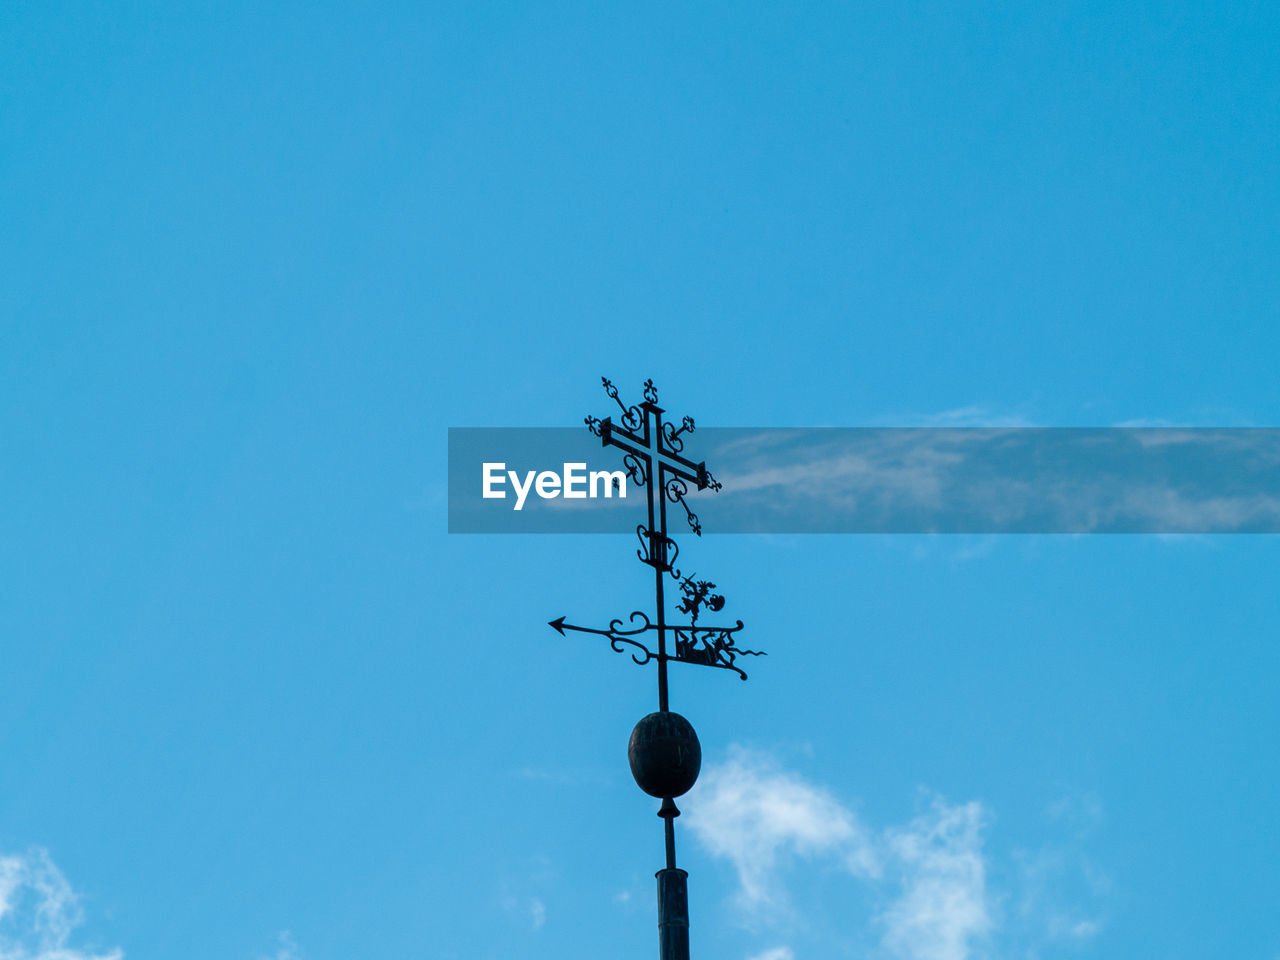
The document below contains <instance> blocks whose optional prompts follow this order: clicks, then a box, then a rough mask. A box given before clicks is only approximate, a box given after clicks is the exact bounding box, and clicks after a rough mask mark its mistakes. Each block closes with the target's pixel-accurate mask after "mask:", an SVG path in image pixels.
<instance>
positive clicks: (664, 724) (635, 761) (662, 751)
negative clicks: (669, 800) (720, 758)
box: [627, 710, 702, 798]
mask: <svg viewBox="0 0 1280 960" xmlns="http://www.w3.org/2000/svg"><path fill="white" fill-rule="evenodd" d="M627 760H628V761H629V762H630V763H631V775H632V776H633V777H635V778H636V784H637V785H638V786H639V787H640V789H641V790H643V791H644V792H645V793H647V794H649V796H651V797H659V798H664V797H678V796H681V795H682V794H685V793H688V792H689V788H690V787H692V786H693V784H694V782H695V781H696V780H697V779H698V771H699V770H701V769H702V745H701V744H700V743H698V735H697V734H696V733H694V732H693V724H691V723H690V722H689V721H688V720H686V719H685V718H684V717H682V716H680V714H678V713H672V712H671V711H669V710H667V711H662V712H659V713H651V714H649V715H648V716H647V717H645V718H644V719H643V720H641V721H640V722H639V723H637V724H636V725H635V729H633V730H632V731H631V740H630V742H629V743H628V744H627Z"/></svg>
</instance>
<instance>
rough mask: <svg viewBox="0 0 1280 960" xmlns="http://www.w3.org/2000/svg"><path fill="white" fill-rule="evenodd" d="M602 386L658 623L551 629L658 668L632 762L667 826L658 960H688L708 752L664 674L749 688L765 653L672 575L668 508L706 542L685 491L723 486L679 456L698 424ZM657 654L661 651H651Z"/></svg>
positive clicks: (704, 591) (557, 623)
mask: <svg viewBox="0 0 1280 960" xmlns="http://www.w3.org/2000/svg"><path fill="white" fill-rule="evenodd" d="M603 383H604V391H605V393H607V394H608V395H609V397H610V398H611V399H612V400H613V401H614V402H615V403H616V404H617V405H618V408H619V410H620V411H621V415H620V416H619V417H618V421H617V422H616V423H615V422H614V421H613V419H612V417H605V418H604V419H603V420H601V419H600V418H598V417H587V418H586V424H587V429H589V430H590V431H591V432H592V433H593V434H595V435H596V436H597V437H599V438H600V441H601V444H602V445H603V446H606V447H609V446H612V447H618V448H619V449H621V450H623V451H625V455H624V456H623V458H622V462H623V465H624V466H625V467H626V468H627V475H628V476H629V477H630V478H631V480H632V482H633V483H634V484H636V486H640V487H644V488H645V489H646V491H647V492H648V507H649V516H648V523H647V524H639V525H637V526H636V535H637V536H638V537H639V539H640V549H638V550H637V551H636V555H637V556H638V557H639V558H640V561H641V562H642V563H645V564H647V565H648V566H650V567H653V575H654V581H653V582H654V593H655V603H654V617H653V619H652V620H651V619H650V618H649V616H648V615H647V614H646V613H644V612H643V611H641V610H633V611H632V612H631V614H630V615H629V616H628V618H627V619H626V620H625V621H624V620H623V619H621V618H619V619H616V620H611V621H610V622H609V626H608V628H607V629H599V628H596V627H579V626H576V625H574V624H571V623H565V622H564V617H557V618H556V619H555V620H552V621H550V625H551V626H552V627H554V628H555V629H556V630H557V631H558V632H559V633H560V635H561V636H564V633H565V631H566V630H573V631H576V632H578V633H593V634H598V635H599V636H602V637H606V638H608V640H609V645H610V646H611V647H612V648H613V649H614V650H615V651H617V652H618V653H623V652H628V653H630V654H631V659H632V660H634V661H635V662H636V663H638V664H646V663H648V662H649V661H651V660H656V661H657V662H658V711H657V712H656V713H651V714H649V715H648V716H647V717H645V718H644V719H642V720H641V721H640V722H639V723H637V724H636V726H635V729H633V730H632V731H631V739H630V742H629V743H628V744H627V759H628V761H629V762H630V765H631V773H632V775H633V776H634V777H635V779H636V783H637V784H638V785H639V787H640V789H641V790H643V791H644V792H645V793H647V794H649V795H650V796H652V797H657V798H659V799H661V800H662V806H661V809H659V811H658V816H660V817H661V818H662V820H663V830H664V833H665V839H666V852H667V866H666V868H665V869H663V870H659V871H658V873H657V878H658V941H659V957H660V958H661V960H688V958H689V896H688V887H687V883H686V880H687V877H688V874H687V873H686V872H685V871H683V870H681V869H679V868H677V867H676V841H675V826H674V823H673V821H674V819H675V818H676V817H678V816H679V815H680V811H679V810H678V809H677V808H676V804H675V798H676V797H679V796H682V795H683V794H685V793H687V792H688V791H689V789H690V788H691V787H692V786H693V784H694V782H695V781H696V780H697V779H698V771H699V770H700V769H701V767H702V747H701V745H700V744H699V743H698V736H697V734H696V733H694V730H693V725H692V724H690V723H689V721H688V720H686V719H685V718H684V717H682V716H680V714H678V713H673V712H671V711H670V710H669V709H668V705H667V664H668V663H670V662H672V661H675V662H677V663H692V664H696V665H698V666H703V667H719V668H720V669H723V670H732V671H733V672H734V673H736V674H738V676H739V677H741V678H742V679H743V680H745V679H747V674H746V673H745V671H743V669H742V668H741V667H739V666H738V665H737V663H736V661H737V659H738V658H739V657H760V656H764V653H763V652H761V651H757V650H743V649H740V648H739V647H738V646H737V645H736V639H737V633H738V631H740V630H741V629H742V621H741V620H738V621H737V622H736V623H734V625H733V626H712V625H709V624H707V623H705V622H704V623H701V624H700V623H699V622H698V617H699V615H700V614H701V613H702V612H703V611H704V610H705V611H707V612H709V613H718V612H720V610H722V609H723V608H724V603H725V599H724V596H723V595H721V594H719V593H715V592H714V591H715V589H716V585H715V584H714V583H712V582H710V581H708V580H697V579H694V578H695V576H696V575H695V574H690V575H689V576H682V575H681V572H680V570H679V569H677V567H676V566H675V563H676V557H677V555H678V554H679V548H678V547H677V546H676V542H675V541H674V540H672V539H671V537H670V536H668V535H667V504H668V503H671V504H678V505H679V506H680V507H682V508H683V509H684V512H685V518H686V520H687V521H688V524H689V528H690V529H691V530H692V531H693V533H694V535H695V536H702V524H701V523H700V522H699V520H698V515H697V514H696V513H694V512H693V510H692V509H691V508H690V507H689V504H688V501H687V500H686V499H685V498H686V497H687V496H688V494H689V484H693V485H694V486H695V487H696V488H697V489H699V490H706V489H710V490H712V491H718V490H720V483H719V482H718V481H717V480H716V479H715V477H713V476H712V475H711V473H710V472H709V471H708V470H707V466H706V464H705V463H702V462H699V463H694V462H693V461H692V460H688V459H686V458H685V457H684V456H683V453H684V441H685V436H686V435H688V434H692V433H693V430H694V425H693V418H692V417H685V418H684V419H683V420H681V421H680V426H679V427H676V426H675V424H673V423H672V422H670V421H664V420H663V419H662V414H663V413H664V411H663V409H662V408H661V407H659V406H658V391H657V389H656V388H655V387H654V385H653V381H652V380H646V381H645V382H644V402H642V403H640V404H637V405H635V406H627V405H626V404H625V403H623V402H622V401H621V400H620V399H619V398H618V388H617V387H615V386H614V385H613V384H612V383H611V382H610V381H609V380H608V379H604V380H603ZM668 576H669V577H671V579H672V580H673V581H674V582H675V583H676V584H677V585H678V586H679V589H680V595H681V600H680V603H679V604H678V606H677V610H678V611H679V612H680V613H682V614H684V615H685V616H687V617H688V622H687V623H685V622H673V623H668V622H667V614H666V595H665V589H666V586H667V583H666V578H667V577H668ZM651 635H652V636H653V638H654V639H656V644H654V639H650V637H651ZM668 635H670V636H669V637H668ZM668 639H670V641H671V642H670V645H668ZM654 645H656V648H657V649H651V646H654Z"/></svg>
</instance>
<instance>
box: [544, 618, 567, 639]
mask: <svg viewBox="0 0 1280 960" xmlns="http://www.w3.org/2000/svg"><path fill="white" fill-rule="evenodd" d="M547 626H548V627H555V631H556V633H558V634H560V636H562V637H563V636H564V617H556V618H555V619H554V620H548V621H547Z"/></svg>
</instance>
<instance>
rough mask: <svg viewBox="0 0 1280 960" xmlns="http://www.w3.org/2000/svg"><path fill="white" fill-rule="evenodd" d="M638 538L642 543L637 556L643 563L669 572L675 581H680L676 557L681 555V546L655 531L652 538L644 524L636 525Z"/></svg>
mask: <svg viewBox="0 0 1280 960" xmlns="http://www.w3.org/2000/svg"><path fill="white" fill-rule="evenodd" d="M636 538H637V539H638V540H639V541H640V549H639V550H637V551H636V556H637V557H639V558H640V562H641V563H647V564H648V565H649V566H651V567H657V568H658V569H659V570H665V571H667V572H668V573H670V574H671V577H672V579H674V580H679V579H680V571H679V570H677V569H676V566H675V563H676V557H678V556H679V555H680V546H679V544H677V543H676V542H675V541H674V540H672V539H671V538H670V537H668V536H666V535H665V534H663V533H662V532H661V531H658V530H655V531H653V536H652V537H651V536H650V535H649V528H648V527H646V526H645V525H644V524H643V523H639V524H636Z"/></svg>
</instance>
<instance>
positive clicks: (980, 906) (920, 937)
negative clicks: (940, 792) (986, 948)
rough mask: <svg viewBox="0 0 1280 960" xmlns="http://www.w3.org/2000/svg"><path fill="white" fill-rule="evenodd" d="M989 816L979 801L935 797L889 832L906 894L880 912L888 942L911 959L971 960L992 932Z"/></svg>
mask: <svg viewBox="0 0 1280 960" xmlns="http://www.w3.org/2000/svg"><path fill="white" fill-rule="evenodd" d="M985 818H986V817H985V813H984V811H983V808H982V805H981V804H979V803H976V802H970V803H965V804H961V805H959V806H948V805H947V804H946V803H944V802H943V801H942V800H941V799H935V800H934V801H933V803H932V805H931V807H930V809H929V811H928V812H927V813H925V814H923V815H921V816H919V817H916V818H915V819H914V820H912V821H911V822H910V823H909V824H908V825H907V826H906V827H901V828H891V829H890V830H888V831H887V833H886V840H887V843H888V846H889V849H890V850H891V851H892V854H893V857H894V860H895V862H896V864H897V866H898V873H899V877H900V883H901V891H900V893H899V895H898V896H897V897H896V898H895V899H894V900H893V902H892V903H891V904H890V905H889V906H888V908H887V909H885V910H884V911H883V913H882V914H881V915H880V921H881V923H882V924H883V925H884V928H885V933H884V943H885V946H886V947H888V948H889V949H890V950H891V951H892V952H893V953H894V954H895V955H896V956H899V957H904V958H909V960H966V958H967V957H970V956H971V955H972V954H971V949H972V945H973V943H974V942H975V941H976V940H979V939H980V938H982V937H984V936H985V935H986V934H988V933H989V932H990V931H991V927H992V921H991V910H990V906H989V903H988V893H987V882H986V872H987V870H986V860H985V858H984V855H983V850H982V830H983V826H984V820H985Z"/></svg>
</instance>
